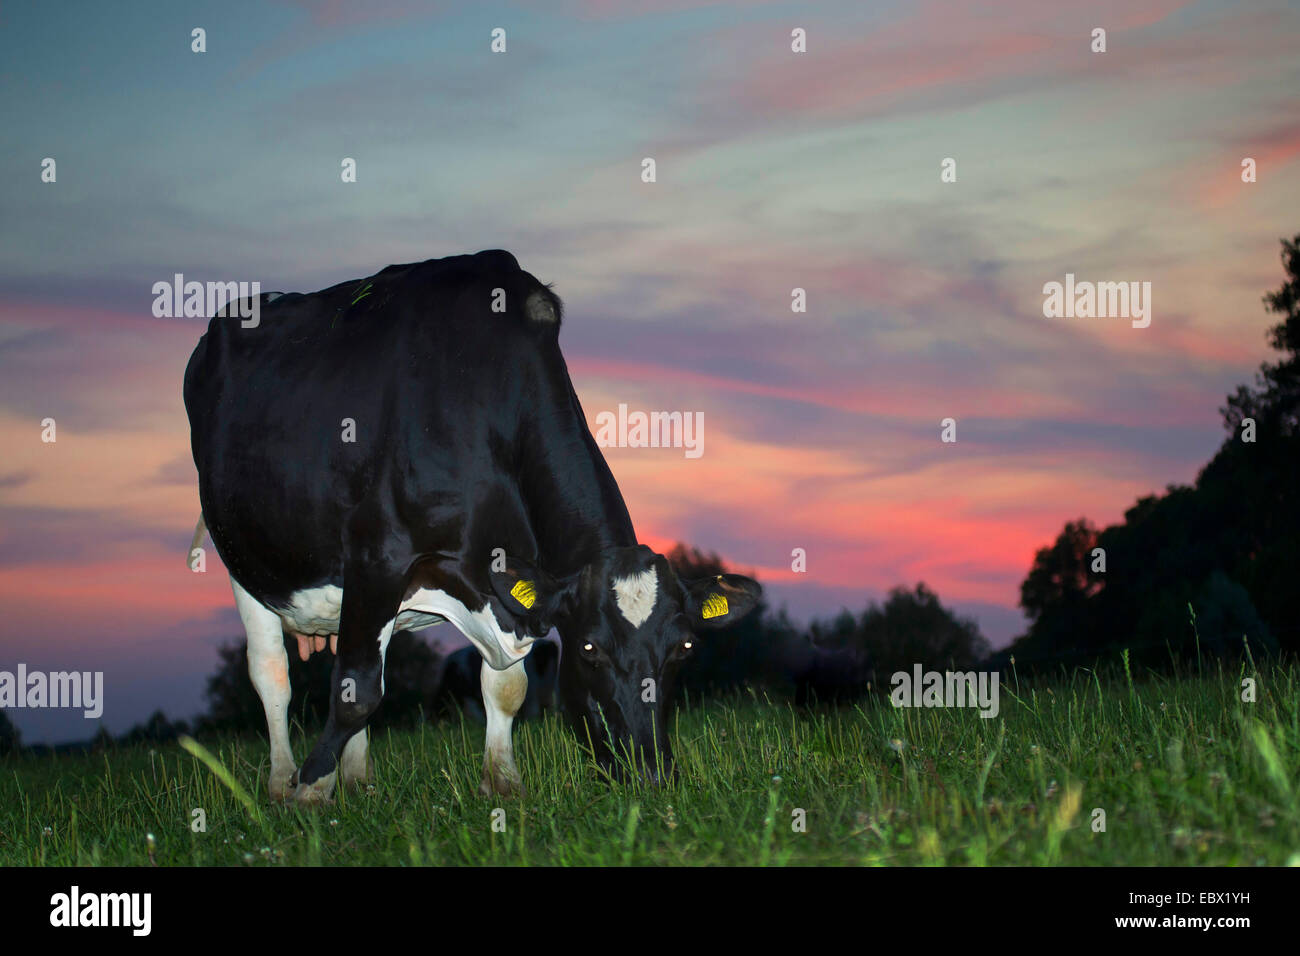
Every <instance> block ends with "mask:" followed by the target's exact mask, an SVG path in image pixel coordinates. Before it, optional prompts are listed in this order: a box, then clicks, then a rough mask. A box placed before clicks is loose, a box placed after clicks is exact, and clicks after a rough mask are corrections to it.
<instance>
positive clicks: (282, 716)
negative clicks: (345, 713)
mask: <svg viewBox="0 0 1300 956" xmlns="http://www.w3.org/2000/svg"><path fill="white" fill-rule="evenodd" d="M230 586H231V588H232V589H233V590H234V592H235V607H236V608H238V609H239V618H240V620H241V621H243V622H244V631H245V633H247V635H248V676H249V677H251V678H252V680H253V687H254V688H255V689H256V690H257V696H258V697H260V698H262V708H263V709H264V710H265V711H266V731H267V735H268V736H269V737H270V739H271V777H270V780H269V782H268V785H267V786H268V789H269V790H270V792H271V799H272V800H282V799H284V797H285V796H286V795H287V794H288V792H289V780H290V778H291V777H292V776H293V769H294V763H293V751H292V750H291V749H290V747H289V696H290V691H289V655H288V654H286V653H285V651H284V629H283V627H282V626H281V624H280V617H279V615H277V614H276V613H275V612H273V611H268V610H267V609H266V608H264V607H262V605H261V604H259V603H258V602H257V601H256V600H254V598H253V596H252V595H251V594H249V593H248V592H247V591H245V590H244V589H243V588H242V587H240V585H239V582H238V581H236V580H235V579H234V578H231V579H230Z"/></svg>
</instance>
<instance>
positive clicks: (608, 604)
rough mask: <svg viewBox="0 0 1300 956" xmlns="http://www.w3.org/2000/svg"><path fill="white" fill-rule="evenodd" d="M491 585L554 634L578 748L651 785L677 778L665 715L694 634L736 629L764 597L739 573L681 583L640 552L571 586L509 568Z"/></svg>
mask: <svg viewBox="0 0 1300 956" xmlns="http://www.w3.org/2000/svg"><path fill="white" fill-rule="evenodd" d="M492 585H493V588H494V589H495V590H496V592H497V596H498V598H500V600H501V601H502V602H503V603H504V604H505V605H506V607H507V608H508V609H509V610H510V612H511V613H512V614H513V615H514V616H515V618H516V619H517V620H520V621H521V622H522V623H523V624H524V626H525V629H527V630H529V631H530V632H532V633H545V631H546V629H547V628H549V627H550V626H552V625H553V626H554V627H555V628H556V629H557V630H558V631H559V632H560V639H561V643H562V646H563V653H562V655H561V658H560V680H559V684H560V697H561V700H562V702H563V704H564V710H565V713H566V714H568V717H569V720H570V722H571V724H572V726H573V729H574V732H575V733H576V734H577V735H578V740H579V742H580V743H582V744H584V745H586V744H590V746H591V747H592V749H593V750H594V752H595V756H596V760H597V761H598V762H599V763H600V765H601V766H602V767H604V768H605V769H607V770H609V771H610V772H611V773H613V774H614V775H616V776H619V777H622V776H624V774H625V772H626V770H627V768H628V767H636V768H638V769H639V770H640V771H641V773H642V774H644V775H645V776H646V777H648V778H649V779H651V780H659V779H663V778H666V777H667V776H668V775H670V774H671V773H672V772H673V753H672V746H671V744H670V743H669V740H668V733H667V728H668V715H669V713H670V708H671V705H672V699H673V692H674V690H675V685H676V677H677V671H678V668H679V667H681V665H682V664H683V663H684V662H685V661H686V660H687V659H688V658H690V656H691V652H692V649H693V647H694V645H695V642H696V640H697V639H698V638H697V634H698V633H699V632H702V631H707V630H710V629H713V628H718V627H724V626H726V625H728V624H731V623H734V622H735V621H738V620H739V619H740V618H742V617H744V616H745V615H746V614H747V613H749V611H750V610H752V609H753V607H754V605H755V604H757V603H758V597H759V594H760V588H759V586H758V582H756V581H754V580H752V579H750V578H747V577H744V576H743V575H739V574H722V575H717V576H714V577H708V578H701V579H697V580H683V579H681V578H678V577H677V575H676V573H674V571H673V569H672V566H671V565H670V564H669V563H668V561H667V559H666V558H664V557H663V555H660V554H656V553H655V552H654V551H652V550H651V549H650V548H648V547H646V546H645V545H638V546H636V547H631V548H614V549H611V550H609V551H605V552H603V553H602V554H601V555H600V557H599V558H598V559H597V560H596V561H595V562H593V563H592V564H589V565H587V566H586V567H585V568H583V569H582V570H580V571H578V572H577V573H575V574H573V575H571V576H569V577H567V578H558V579H557V578H552V577H551V576H550V575H548V574H547V573H546V572H545V571H543V570H541V569H539V568H536V567H534V566H532V565H530V564H528V563H526V562H521V561H513V560H510V561H507V567H506V570H505V571H502V572H496V573H493V575H492ZM706 639H707V637H706Z"/></svg>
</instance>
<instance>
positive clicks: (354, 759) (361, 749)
mask: <svg viewBox="0 0 1300 956" xmlns="http://www.w3.org/2000/svg"><path fill="white" fill-rule="evenodd" d="M366 733H367V731H364V730H359V731H357V732H356V733H355V734H353V735H352V739H350V740H349V741H348V742H347V743H346V744H344V746H343V758H342V760H341V761H340V763H341V764H342V766H341V768H340V769H341V770H342V771H343V782H344V783H364V782H365V781H367V780H369V779H370V761H369V759H368V758H367V755H366V751H367V748H368V742H367V740H366Z"/></svg>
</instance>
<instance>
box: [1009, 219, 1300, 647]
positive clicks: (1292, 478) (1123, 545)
mask: <svg viewBox="0 0 1300 956" xmlns="http://www.w3.org/2000/svg"><path fill="white" fill-rule="evenodd" d="M1282 262H1283V267H1284V269H1285V273H1286V280H1285V281H1284V283H1283V285H1282V287H1281V288H1280V289H1278V290H1277V291H1276V292H1272V293H1269V294H1268V295H1266V296H1264V303H1265V307H1266V309H1267V310H1268V311H1269V312H1273V313H1277V314H1280V315H1282V316H1283V319H1282V321H1281V322H1280V323H1279V324H1278V325H1276V326H1274V327H1273V328H1271V329H1270V330H1269V342H1270V344H1271V345H1272V346H1273V347H1274V348H1275V349H1278V350H1279V351H1280V352H1282V357H1281V359H1280V360H1279V361H1276V362H1273V363H1269V362H1265V363H1263V364H1262V365H1261V366H1260V370H1259V373H1258V375H1257V377H1256V384H1255V386H1254V387H1249V386H1244V385H1243V386H1241V387H1240V388H1238V389H1237V391H1236V392H1235V393H1233V394H1232V395H1231V396H1229V397H1228V400H1227V404H1226V406H1225V407H1224V408H1223V409H1221V412H1222V414H1223V421H1224V425H1225V427H1226V429H1227V432H1228V434H1227V435H1226V437H1225V439H1224V441H1223V444H1222V445H1221V446H1220V448H1219V450H1218V452H1217V453H1216V454H1215V456H1214V458H1213V459H1211V461H1210V462H1209V463H1208V464H1207V465H1206V466H1205V467H1204V468H1203V469H1201V472H1200V474H1199V475H1198V476H1197V479H1196V483H1195V485H1193V486H1170V487H1169V488H1168V489H1167V490H1166V493H1165V494H1163V495H1150V496H1147V497H1144V498H1141V499H1139V500H1138V501H1137V502H1136V503H1135V504H1134V505H1133V507H1131V508H1130V509H1129V510H1128V511H1127V512H1125V515H1124V521H1123V522H1122V523H1120V524H1117V525H1112V526H1110V527H1108V528H1105V529H1104V530H1102V531H1100V532H1093V531H1092V529H1091V526H1090V525H1088V524H1087V522H1086V521H1084V520H1080V521H1078V522H1072V523H1070V524H1067V525H1066V527H1065V530H1064V531H1062V533H1061V535H1060V537H1058V539H1057V542H1056V544H1055V545H1054V546H1053V547H1052V548H1046V549H1043V550H1042V551H1039V552H1038V554H1037V556H1036V557H1035V560H1034V564H1033V567H1031V569H1030V571H1029V575H1028V576H1027V577H1026V578H1025V582H1024V584H1023V585H1022V586H1021V606H1022V607H1023V608H1024V609H1025V611H1026V613H1027V614H1028V615H1029V617H1030V619H1031V622H1032V623H1031V625H1030V628H1029V631H1028V632H1027V633H1026V634H1025V635H1024V636H1022V637H1021V638H1019V639H1018V640H1017V641H1016V642H1015V643H1014V644H1013V645H1012V647H1011V648H1010V649H1008V651H1007V652H1004V654H1003V655H1000V656H999V657H1000V659H1005V658H1007V657H1010V656H1011V655H1014V656H1015V657H1016V660H1017V665H1018V666H1019V665H1020V664H1022V663H1023V664H1026V665H1033V664H1034V663H1037V662H1044V661H1068V662H1076V663H1085V662H1088V661H1090V660H1092V659H1095V658H1097V657H1101V656H1105V655H1107V654H1116V653H1118V652H1119V651H1120V650H1121V649H1124V648H1127V649H1129V650H1130V651H1131V655H1132V659H1133V660H1134V661H1137V662H1141V663H1144V664H1146V665H1148V666H1152V667H1165V666H1168V665H1169V664H1170V663H1172V662H1173V661H1176V660H1178V659H1190V658H1191V657H1193V656H1195V655H1198V654H1199V656H1200V658H1201V659H1202V660H1203V659H1204V658H1205V657H1206V656H1209V657H1211V658H1214V657H1225V656H1226V657H1235V656H1236V655H1238V654H1241V653H1242V652H1243V651H1244V647H1245V644H1249V647H1250V650H1251V653H1252V654H1256V655H1260V654H1262V655H1267V654H1270V653H1274V652H1276V651H1278V650H1279V649H1280V650H1283V651H1290V652H1293V653H1294V652H1296V651H1300V598H1297V593H1296V589H1295V586H1294V582H1295V581H1296V578H1297V576H1300V236H1296V237H1295V239H1292V240H1283V242H1282ZM1250 431H1253V435H1252V436H1251V437H1253V441H1247V440H1244V439H1245V438H1246V437H1247V434H1248V432H1250ZM1090 535H1091V536H1093V537H1095V540H1096V545H1097V546H1098V547H1101V548H1102V549H1103V550H1104V551H1105V554H1106V564H1107V567H1106V573H1105V574H1104V575H1099V574H1093V573H1092V572H1091V571H1090V566H1089V564H1088V562H1087V561H1086V560H1085V549H1087V547H1088V543H1089V536H1090ZM1189 606H1190V607H1191V608H1195V609H1196V613H1197V615H1198V622H1197V626H1196V627H1195V628H1194V627H1193V625H1192V614H1191V611H1190V610H1189Z"/></svg>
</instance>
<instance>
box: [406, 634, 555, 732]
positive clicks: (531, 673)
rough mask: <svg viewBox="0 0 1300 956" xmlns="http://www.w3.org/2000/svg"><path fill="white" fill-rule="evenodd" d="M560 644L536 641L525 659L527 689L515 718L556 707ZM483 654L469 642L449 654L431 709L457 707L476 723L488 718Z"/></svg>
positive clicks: (539, 713) (529, 716) (522, 718)
mask: <svg viewBox="0 0 1300 956" xmlns="http://www.w3.org/2000/svg"><path fill="white" fill-rule="evenodd" d="M559 663H560V647H559V645H558V644H556V643H555V642H554V641H538V642H536V643H535V644H534V645H533V647H532V650H530V651H529V652H528V656H527V657H525V658H524V673H525V674H527V675H528V692H527V693H526V694H525V695H524V702H523V704H522V705H520V708H519V710H518V712H517V713H516V714H515V717H517V718H519V719H521V720H529V719H531V718H534V717H540V716H541V715H542V714H543V713H544V712H546V711H548V710H554V709H555V678H556V671H557V669H558V667H559ZM482 674H483V655H482V654H480V653H479V652H478V648H476V647H474V646H473V645H472V644H471V645H470V646H469V647H462V648H461V649H460V650H458V651H455V652H454V653H451V654H448V655H447V658H446V660H445V661H444V662H443V666H442V677H441V679H440V680H439V681H438V690H437V693H436V694H435V696H434V701H433V706H432V708H431V710H432V711H433V712H435V713H438V712H443V713H454V712H455V710H457V709H459V710H460V711H462V712H463V713H465V714H467V715H468V716H469V717H470V718H471V719H473V720H475V721H477V722H478V723H480V724H481V723H484V722H486V721H487V711H486V710H484V708H483V684H482Z"/></svg>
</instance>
